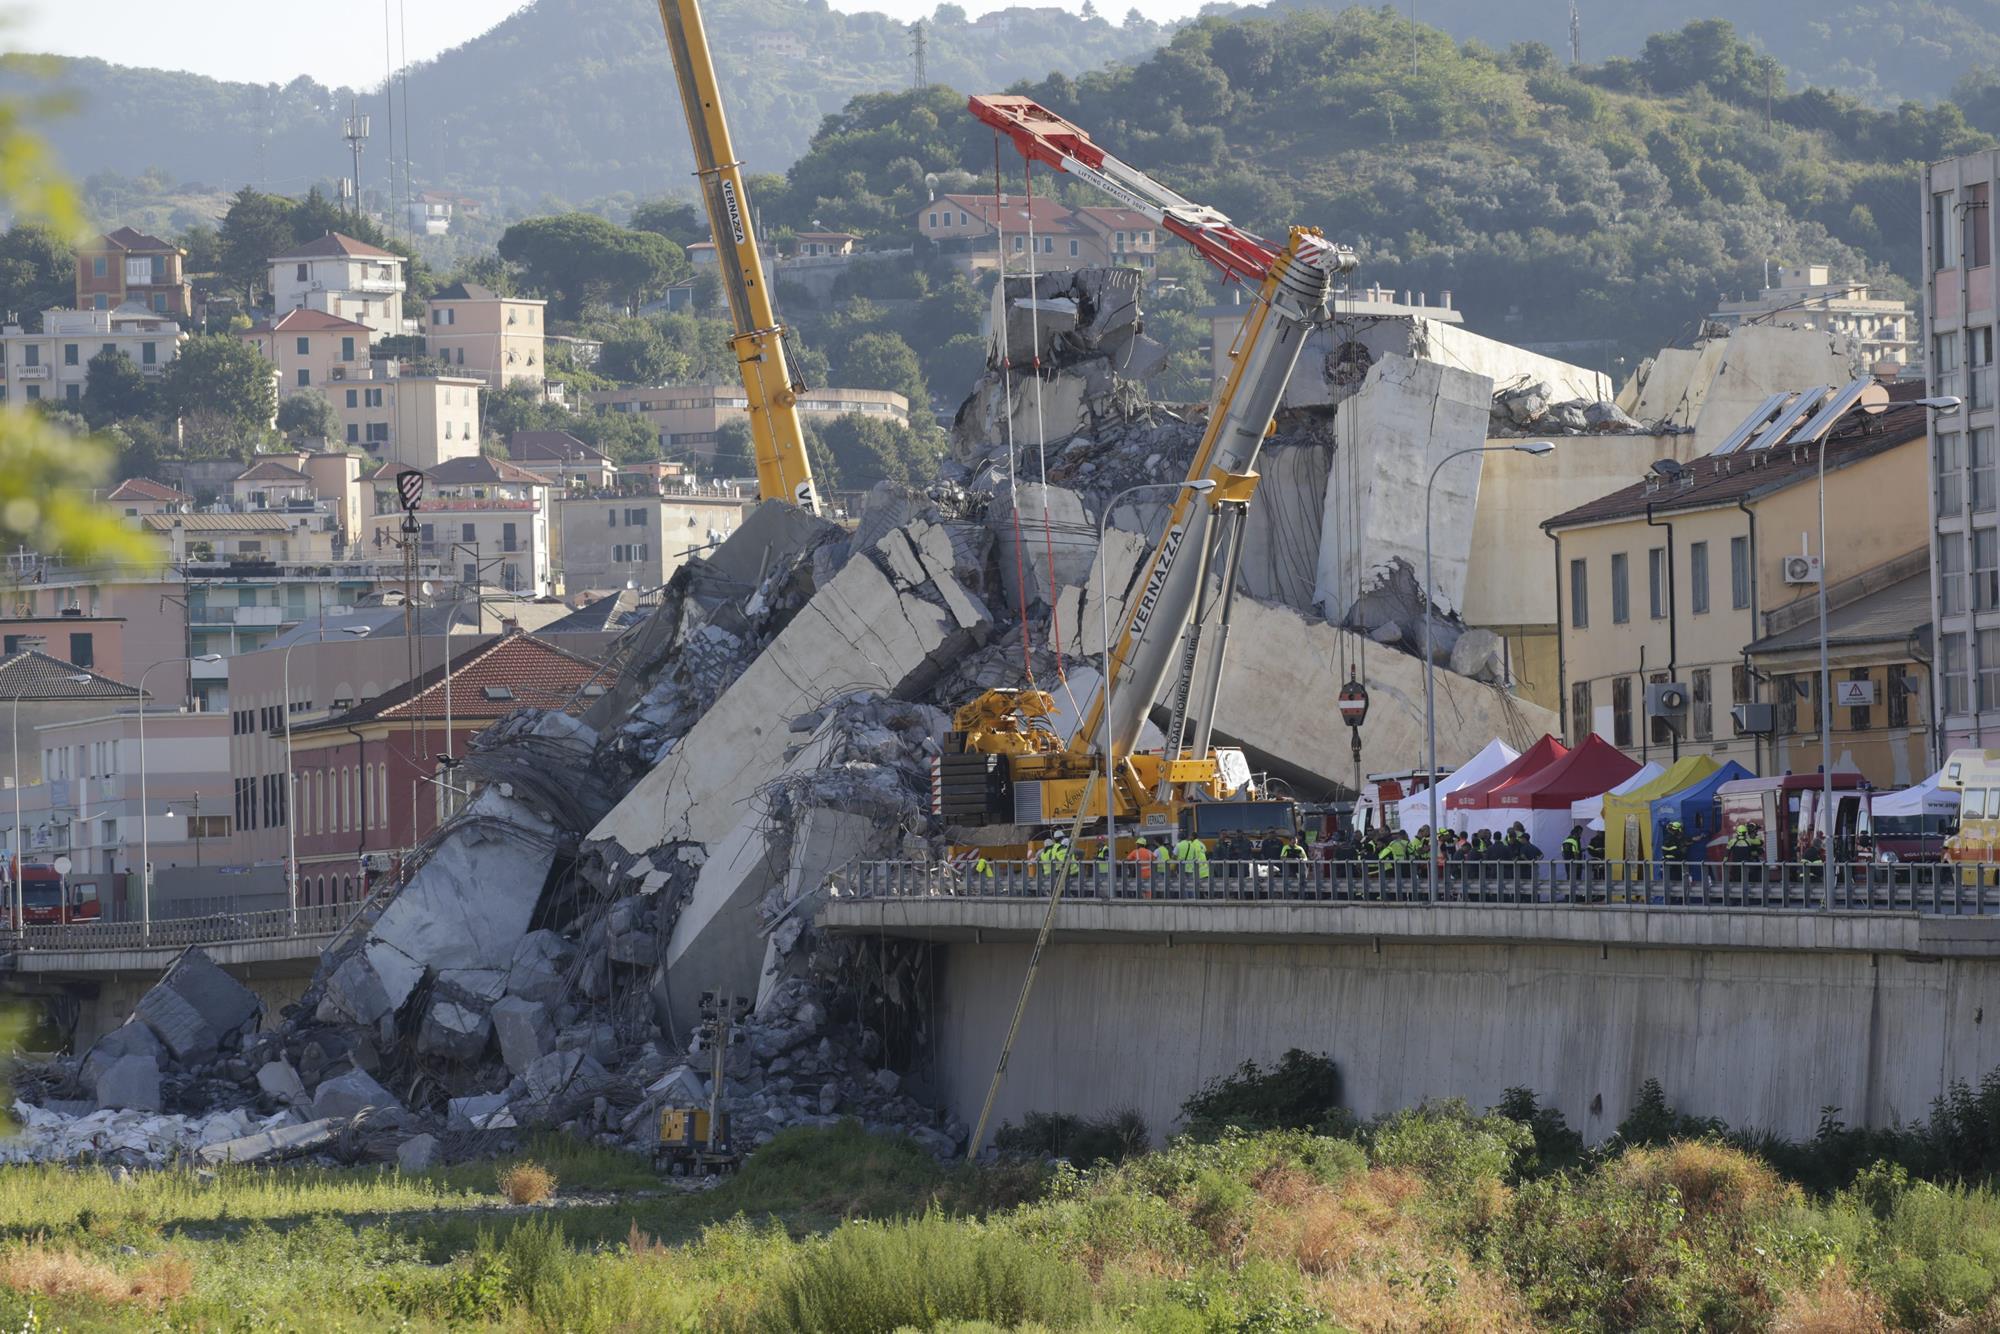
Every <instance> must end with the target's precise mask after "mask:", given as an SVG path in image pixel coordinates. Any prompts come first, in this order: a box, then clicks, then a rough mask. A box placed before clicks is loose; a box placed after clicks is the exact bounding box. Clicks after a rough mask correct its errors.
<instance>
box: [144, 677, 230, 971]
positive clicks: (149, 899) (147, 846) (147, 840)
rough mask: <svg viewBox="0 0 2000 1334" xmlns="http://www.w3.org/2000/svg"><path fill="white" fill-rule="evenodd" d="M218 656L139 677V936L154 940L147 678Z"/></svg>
mask: <svg viewBox="0 0 2000 1334" xmlns="http://www.w3.org/2000/svg"><path fill="white" fill-rule="evenodd" d="M221 661H222V655H221V654H220V653H196V654H193V655H188V654H183V655H182V656H180V657H178V658H161V659H160V660H159V661H158V662H150V663H147V664H146V669H145V670H144V671H142V672H140V673H139V935H140V938H141V939H143V940H151V939H152V938H153V837H152V826H151V823H150V822H149V821H148V819H147V811H146V678H147V677H148V676H151V675H152V673H153V669H154V668H155V667H164V666H165V665H167V664H168V663H196V662H221Z"/></svg>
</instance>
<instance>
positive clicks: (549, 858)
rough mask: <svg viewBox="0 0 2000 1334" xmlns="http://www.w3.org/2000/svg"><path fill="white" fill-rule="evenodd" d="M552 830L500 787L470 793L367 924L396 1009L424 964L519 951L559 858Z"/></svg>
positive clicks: (495, 958) (466, 963)
mask: <svg viewBox="0 0 2000 1334" xmlns="http://www.w3.org/2000/svg"><path fill="white" fill-rule="evenodd" d="M553 834H554V831H553V829H551V827H550V826H549V824H548V823H547V821H545V820H543V819H542V818H541V817H540V816H539V815H536V814H535V813H534V812H533V811H531V810H530V809H529V808H528V807H526V806H524V805H522V804H521V803H519V802H516V801H511V800H509V799H508V798H506V797H504V796H502V795H501V794H500V793H499V792H498V791H497V790H495V789H490V788H489V789H488V790H487V791H485V792H482V793H481V794H480V795H479V796H478V797H477V798H475V799H474V800H473V803H472V805H471V806H470V807H469V808H468V812H467V816H466V817H465V818H463V819H462V821H461V823H459V824H458V825H457V827H456V828H455V829H454V831H453V832H452V833H451V834H450V835H449V836H448V837H446V838H444V839H442V840H440V841H439V842H438V843H437V844H436V845H435V846H434V847H433V848H432V850H431V855H430V859H429V860H428V861H426V862H425V863H424V864H423V866H421V867H420V868H418V870H417V873H416V874H415V875H414V876H412V877H411V879H410V881H409V883H408V884H406V885H404V886H403V888H402V889H401V890H400V891H399V892H398V893H397V894H396V896H395V897H394V898H392V899H391V900H389V903H388V906H386V907H385V908H383V910H382V915H381V917H379V918H378V919H377V920H376V922H375V926H374V928H373V929H372V930H371V931H370V932H369V933H368V944H367V946H366V947H365V949H366V954H367V956H368V962H369V964H370V966H371V967H372V968H373V969H374V971H375V974H376V976H377V978H378V979H379V981H380V982H381V985H382V989H383V994H384V995H385V996H386V998H387V1000H388V1002H389V1006H390V1008H391V1009H394V1008H396V1007H399V1006H401V1005H402V1003H403V1001H404V1000H405V999H406V998H408V996H409V994H410V991H411V990H412V989H414V988H415V986H416V983H417V980H418V979H419V978H420V977H421V976H422V973H423V970H424V969H426V968H429V969H434V970H444V969H459V968H500V967H502V966H504V965H506V964H507V963H508V962H509V961H510V960H511V959H512V958H513V954H514V948H515V946H516V945H518V944H519V943H520V940H521V937H522V936H523V935H524V934H525V933H526V932H527V930H528V923H529V921H530V920H531V919H532V917H533V915H534V911H535V906H536V904H538V903H539V902H540V901H541V897H542V887H543V885H544V883H545V882H546V881H547V880H548V874H549V867H550V865H551V864H552V863H553V862H554V860H555V848H554V844H553ZM397 956H400V958H398V957H397ZM405 964H413V965H415V971H414V975H413V974H412V973H411V971H410V970H409V968H407V967H405V966H404V965H405ZM363 1022H368V1021H365V1020H364V1021H363Z"/></svg>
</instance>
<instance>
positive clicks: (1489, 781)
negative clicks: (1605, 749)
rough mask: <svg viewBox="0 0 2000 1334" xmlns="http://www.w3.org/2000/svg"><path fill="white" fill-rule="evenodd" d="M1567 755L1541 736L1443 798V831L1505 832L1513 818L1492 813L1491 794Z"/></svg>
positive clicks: (1559, 744) (1560, 746)
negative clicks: (1505, 762) (1515, 756)
mask: <svg viewBox="0 0 2000 1334" xmlns="http://www.w3.org/2000/svg"><path fill="white" fill-rule="evenodd" d="M1567 754H1569V749H1568V748H1567V747H1565V746H1564V745H1563V743H1562V742H1560V741H1558V740H1556V739H1555V738H1554V737H1552V736H1544V737H1543V738H1542V739H1541V740H1540V741H1537V742H1536V743H1535V744H1534V745H1532V746H1530V747H1528V748H1527V749H1526V750H1524V751H1522V752H1521V757H1520V758H1519V759H1517V760H1515V761H1514V762H1513V763H1512V764H1509V765H1506V766H1505V767H1503V768H1501V769H1498V770H1496V771H1494V772H1493V773H1492V774H1490V775H1488V776H1487V777H1485V778H1483V779H1481V780H1480V781H1479V782H1477V783H1472V784H1469V785H1468V786H1465V787H1462V788H1460V789H1459V790H1458V791H1456V792H1454V793H1452V794H1451V795H1450V796H1449V797H1446V798H1445V799H1444V800H1445V816H1444V825H1445V828H1447V829H1453V830H1456V831H1457V832H1459V833H1461V834H1470V833H1472V832H1474V831H1475V830H1479V829H1487V830H1492V829H1505V828H1506V827H1507V826H1508V824H1509V823H1510V822H1511V820H1512V818H1513V817H1511V816H1509V817H1501V816H1499V815H1498V814H1497V813H1492V808H1493V804H1494V803H1493V798H1494V794H1495V793H1497V792H1501V791H1503V790H1505V788H1506V787H1507V785H1508V784H1510V783H1517V782H1520V781H1521V780H1523V779H1526V778H1530V777H1532V776H1534V775H1535V774H1538V773H1540V772H1541V771H1542V770H1543V769H1546V768H1548V767H1549V766H1550V765H1551V764H1554V763H1555V762H1556V761H1557V760H1559V759H1561V758H1562V757H1563V756H1565V755H1567ZM1496 821H1497V823H1496Z"/></svg>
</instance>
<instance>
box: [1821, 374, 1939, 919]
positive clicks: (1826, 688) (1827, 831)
mask: <svg viewBox="0 0 2000 1334" xmlns="http://www.w3.org/2000/svg"><path fill="white" fill-rule="evenodd" d="M1963 402H1964V400H1962V399H1960V398H1957V397H1955V396H1953V395H1950V394H1942V395H1939V396H1938V397H1936V398H1918V399H1911V400H1910V401H1909V403H1907V404H1901V403H1899V404H1893V405H1888V406H1895V407H1905V406H1915V407H1920V408H1929V409H1930V410H1931V411H1932V412H1935V413H1936V414H1937V415H1938V416H1940V417H1949V416H1950V415H1951V414H1952V413H1954V412H1957V411H1958V410H1959V408H1960V406H1962V404H1963ZM1865 410H1866V409H1865V408H1864V411H1865ZM1878 410H1879V409H1878ZM1926 434H1928V432H1926ZM1832 441H1833V432H1832V431H1831V430H1828V431H1827V433H1826V434H1825V435H1823V436H1821V437H1820V442H1819V780H1820V798H1819V820H1820V836H1821V838H1823V839H1824V840H1825V844H1824V849H1823V852H1824V860H1823V861H1822V862H1821V863H1820V906H1821V907H1822V908H1824V909H1826V910H1827V911H1828V912H1831V911H1833V874H1832V871H1831V868H1832V867H1833V866H1834V865H1835V864H1836V858H1835V850H1834V815H1833V667H1832V664H1831V662H1830V661H1829V653H1828V647H1827V608H1826V451H1827V446H1828V445H1830V444H1831V443H1832Z"/></svg>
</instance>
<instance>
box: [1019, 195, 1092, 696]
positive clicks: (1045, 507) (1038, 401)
mask: <svg viewBox="0 0 2000 1334" xmlns="http://www.w3.org/2000/svg"><path fill="white" fill-rule="evenodd" d="M1023 180H1024V181H1025V186H1024V196H1023V197H1024V198H1025V199H1026V201H1027V213H1028V329H1029V335H1028V336H1029V338H1030V339H1031V340H1032V343H1033V347H1032V349H1031V351H1032V353H1033V355H1032V356H1031V357H1030V359H1029V362H1028V365H1029V368H1030V370H1031V372H1032V373H1033V375H1034V377H1035V452H1036V455H1037V458H1038V460H1039V462H1040V466H1041V475H1042V544H1043V549H1044V551H1045V552H1046V553H1047V559H1048V562H1049V642H1050V646H1051V647H1053V648H1054V649H1055V653H1056V680H1057V681H1059V682H1061V684H1062V688H1063V695H1064V696H1065V697H1066V698H1067V699H1068V700H1069V707H1070V711H1071V712H1072V713H1074V714H1075V715H1076V718H1077V721H1078V723H1079V724H1080V723H1081V722H1082V720H1083V709H1082V708H1081V707H1080V706H1079V705H1078V704H1077V702H1076V694H1075V692H1074V691H1072V690H1071V689H1070V688H1069V673H1068V672H1065V671H1064V670H1063V650H1062V604H1061V603H1060V602H1059V601H1058V600H1057V597H1056V537H1055V522H1054V519H1053V517H1052V516H1051V515H1050V514H1049V432H1048V427H1047V426H1046V425H1045V424H1044V422H1043V420H1042V306H1041V302H1042V291H1041V270H1040V267H1039V265H1038V263H1037V261H1036V258H1035V162H1034V159H1033V158H1029V159H1028V160H1027V163H1026V170H1025V171H1024V173H1023ZM1020 512H1021V511H1020V506H1019V505H1018V504H1017V505H1016V506H1015V507H1014V513H1015V515H1016V518H1017V520H1018V517H1019V515H1020ZM1027 595H1028V592H1027V589H1026V588H1023V589H1022V590H1021V596H1022V598H1023V599H1024V600H1025V599H1026V598H1027ZM1021 615H1022V618H1023V620H1024V621H1025V620H1026V617H1027V612H1026V610H1025V609H1024V610H1023V611H1022V613H1021Z"/></svg>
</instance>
